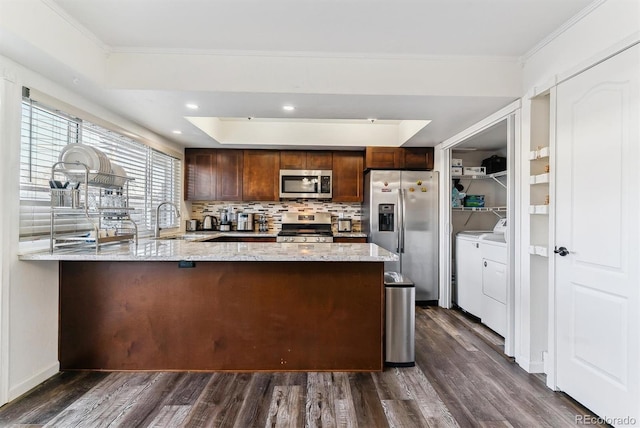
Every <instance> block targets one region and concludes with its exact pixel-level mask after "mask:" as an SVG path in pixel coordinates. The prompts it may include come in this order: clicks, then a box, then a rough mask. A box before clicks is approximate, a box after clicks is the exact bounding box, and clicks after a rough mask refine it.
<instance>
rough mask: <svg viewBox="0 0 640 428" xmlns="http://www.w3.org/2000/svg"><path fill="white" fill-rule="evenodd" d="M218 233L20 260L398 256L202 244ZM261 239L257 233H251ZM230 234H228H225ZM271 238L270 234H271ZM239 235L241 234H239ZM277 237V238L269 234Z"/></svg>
mask: <svg viewBox="0 0 640 428" xmlns="http://www.w3.org/2000/svg"><path fill="white" fill-rule="evenodd" d="M215 233H216V232H212V233H204V234H203V233H190V234H185V235H178V236H181V237H185V238H186V239H140V240H139V243H138V245H137V246H136V245H135V244H133V243H120V244H110V245H104V246H102V247H101V248H100V251H99V252H98V254H96V252H95V249H94V248H92V247H79V248H75V249H72V248H65V249H58V250H56V251H54V253H53V254H50V253H49V251H42V252H34V253H27V254H21V255H20V256H19V259H20V260H76V261H180V260H188V261H226V262H241V261H248V262H256V261H258V262H260V261H263V262H281V261H282V262H284V261H299V262H385V261H397V260H398V256H397V255H396V254H393V253H391V252H389V251H387V250H385V249H384V248H381V247H379V246H377V245H375V244H361V243H360V244H356V243H332V244H325V243H318V244H309V243H304V244H292V243H275V242H199V241H201V240H203V239H211V238H212V236H213V235H214V234H215ZM248 233H250V234H251V235H250V236H257V235H258V234H256V233H255V232H248ZM225 234H226V233H225ZM267 235H268V234H267ZM236 236H238V235H236ZM269 236H273V235H269Z"/></svg>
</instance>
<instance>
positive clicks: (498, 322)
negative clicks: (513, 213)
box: [479, 233, 509, 337]
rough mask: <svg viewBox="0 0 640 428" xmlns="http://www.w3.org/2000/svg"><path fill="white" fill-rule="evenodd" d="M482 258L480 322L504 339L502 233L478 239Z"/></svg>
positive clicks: (504, 244) (505, 283)
mask: <svg viewBox="0 0 640 428" xmlns="http://www.w3.org/2000/svg"><path fill="white" fill-rule="evenodd" d="M479 239H480V254H481V258H482V267H481V269H482V311H481V314H482V315H481V316H480V318H481V319H482V322H483V323H484V324H485V325H487V326H488V327H489V328H491V329H492V330H493V331H495V332H496V333H498V334H500V335H501V336H503V337H504V335H505V334H506V333H507V286H508V284H509V282H508V280H507V278H508V269H507V242H506V239H505V234H504V233H497V234H496V233H490V234H485V235H482V236H480V237H479Z"/></svg>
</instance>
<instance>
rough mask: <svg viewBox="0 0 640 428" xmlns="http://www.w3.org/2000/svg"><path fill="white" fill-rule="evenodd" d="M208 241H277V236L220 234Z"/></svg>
mask: <svg viewBox="0 0 640 428" xmlns="http://www.w3.org/2000/svg"><path fill="white" fill-rule="evenodd" d="M207 242H276V238H275V236H238V237H236V236H220V237H217V238H213V239H210V240H208V241H207Z"/></svg>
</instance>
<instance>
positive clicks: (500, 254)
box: [456, 219, 507, 336]
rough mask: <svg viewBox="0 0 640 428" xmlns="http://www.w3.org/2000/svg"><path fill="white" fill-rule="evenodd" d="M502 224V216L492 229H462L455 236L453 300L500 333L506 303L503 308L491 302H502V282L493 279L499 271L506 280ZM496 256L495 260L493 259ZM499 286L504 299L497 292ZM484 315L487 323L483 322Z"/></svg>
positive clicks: (503, 228) (503, 287) (504, 229)
mask: <svg viewBox="0 0 640 428" xmlns="http://www.w3.org/2000/svg"><path fill="white" fill-rule="evenodd" d="M506 225H507V221H506V219H500V220H498V223H497V224H496V225H495V227H494V228H493V230H476V231H463V232H459V233H458V234H457V235H456V284H457V301H456V303H457V304H458V306H459V307H460V308H462V309H463V310H464V311H466V312H468V313H470V314H472V315H475V316H477V317H479V318H480V319H482V321H483V322H484V323H485V324H487V325H488V326H489V327H490V328H492V329H493V330H495V331H497V332H498V333H500V334H502V335H503V336H504V333H505V328H506V305H505V308H504V309H500V308H498V309H496V307H497V305H496V303H495V302H497V303H499V304H503V305H504V304H505V303H506V283H505V285H504V286H503V285H502V283H501V282H499V281H497V278H500V272H504V275H503V276H504V278H505V281H506V256H507V251H506V239H505V231H506ZM494 244H496V245H494ZM496 258H499V260H495V259H496ZM485 260H486V264H487V266H486V267H485V266H484V264H485ZM502 260H503V261H502ZM496 263H503V266H497V265H496ZM491 275H494V276H495V277H492V276H491ZM485 276H486V290H485V281H484V280H485ZM503 289H504V294H505V296H504V298H503V297H502V294H501V292H502V290H503ZM500 300H502V302H500ZM485 318H487V319H488V322H485ZM503 320H504V322H503ZM503 324H504V327H502V325H503ZM498 330H500V331H498Z"/></svg>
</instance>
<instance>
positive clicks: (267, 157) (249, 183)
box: [242, 150, 280, 201]
mask: <svg viewBox="0 0 640 428" xmlns="http://www.w3.org/2000/svg"><path fill="white" fill-rule="evenodd" d="M243 156H244V159H243V164H244V169H243V171H242V199H243V200H245V201H277V200H278V195H279V192H278V181H279V174H280V153H279V152H277V151H275V150H245V151H244V155H243Z"/></svg>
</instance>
